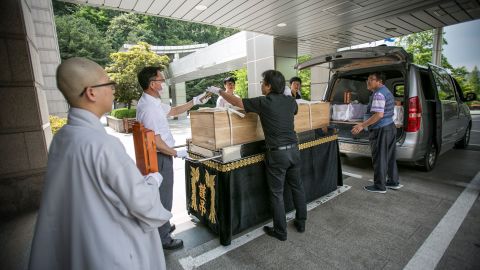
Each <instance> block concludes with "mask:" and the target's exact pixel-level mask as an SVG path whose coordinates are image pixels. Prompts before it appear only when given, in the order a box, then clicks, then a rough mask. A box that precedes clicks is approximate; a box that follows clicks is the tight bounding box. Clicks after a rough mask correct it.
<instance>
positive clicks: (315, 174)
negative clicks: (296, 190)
mask: <svg viewBox="0 0 480 270" xmlns="http://www.w3.org/2000/svg"><path fill="white" fill-rule="evenodd" d="M299 146H300V154H301V158H302V169H301V177H302V181H303V185H304V188H305V193H306V199H307V202H311V201H313V200H315V199H317V198H319V197H321V196H323V195H326V194H328V193H330V192H332V191H334V190H336V188H337V185H338V186H341V185H343V180H342V172H341V163H340V155H339V151H338V141H337V136H336V135H332V136H325V137H322V138H317V139H315V140H313V141H310V142H305V143H302V144H300V145H299ZM185 175H186V177H185V179H186V195H187V210H188V212H189V213H190V214H193V215H194V216H196V217H197V218H198V219H199V220H200V221H201V222H202V223H203V224H205V225H206V226H207V227H209V228H210V229H211V230H212V231H214V232H215V233H217V234H219V236H220V242H221V244H222V245H229V244H230V242H231V236H232V235H234V234H237V233H239V232H241V231H244V230H246V229H248V228H249V227H252V226H254V225H257V224H259V223H262V222H265V221H266V220H268V219H270V218H271V212H270V206H269V200H268V192H269V191H268V186H267V182H266V175H265V165H264V161H263V154H261V155H256V156H252V157H247V158H244V159H241V160H239V161H234V162H231V163H227V164H221V163H217V162H213V161H207V162H203V163H194V162H190V161H186V166H185ZM192 182H193V185H192ZM192 195H193V196H192ZM284 198H285V209H286V211H287V212H288V211H291V210H292V209H293V202H292V198H291V192H290V188H289V187H288V185H286V186H285V193H284ZM212 201H213V204H214V205H213V207H212Z"/></svg>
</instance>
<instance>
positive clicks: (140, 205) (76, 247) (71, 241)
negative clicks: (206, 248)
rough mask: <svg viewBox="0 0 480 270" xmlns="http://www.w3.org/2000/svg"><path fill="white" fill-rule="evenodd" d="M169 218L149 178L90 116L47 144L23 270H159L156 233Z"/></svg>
mask: <svg viewBox="0 0 480 270" xmlns="http://www.w3.org/2000/svg"><path fill="white" fill-rule="evenodd" d="M170 218H171V213H170V212H168V211H166V210H165V209H164V208H163V206H162V204H161V202H160V196H159V192H158V187H157V183H156V181H155V179H154V178H153V177H143V176H142V175H141V174H140V172H139V170H138V169H137V167H136V165H135V163H134V162H133V160H132V159H131V158H130V157H129V156H128V155H127V153H126V152H125V148H124V147H123V145H122V144H121V143H120V141H119V140H118V139H117V138H115V137H113V136H110V135H108V134H107V133H106V132H105V129H104V127H103V126H102V124H101V123H100V121H99V119H98V118H97V117H96V116H95V115H94V114H92V113H91V112H89V111H86V110H82V109H76V108H72V109H70V112H69V116H68V124H67V125H66V126H64V127H63V128H62V129H61V130H60V131H59V132H58V133H57V134H56V135H55V137H54V138H53V141H52V144H51V146H50V151H49V155H48V167H47V174H46V176H45V186H44V190H43V195H42V201H41V205H40V211H39V214H38V219H37V224H36V228H35V235H34V238H33V242H32V251H31V255H30V265H29V268H30V269H33V270H35V269H48V270H55V269H82V270H83V269H102V270H103V269H105V270H106V269H129V270H130V269H166V266H165V258H164V254H163V249H162V244H161V241H160V236H159V234H158V231H157V229H156V228H157V227H159V226H161V225H162V224H164V223H165V222H166V221H168V220H169V219H170Z"/></svg>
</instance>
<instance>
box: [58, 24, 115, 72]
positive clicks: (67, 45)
mask: <svg viewBox="0 0 480 270" xmlns="http://www.w3.org/2000/svg"><path fill="white" fill-rule="evenodd" d="M55 24H56V26H57V37H58V46H59V49H60V56H61V58H62V59H68V58H71V57H75V56H78V57H86V58H88V59H91V60H92V61H95V62H97V63H98V64H100V65H102V66H104V65H106V63H107V61H108V56H109V54H110V53H111V48H110V44H109V43H108V42H107V41H106V40H105V39H104V37H103V35H102V34H101V33H100V31H98V29H97V28H96V27H95V25H93V24H92V23H91V22H89V21H88V20H86V19H85V18H81V17H77V16H75V15H64V16H58V17H56V18H55Z"/></svg>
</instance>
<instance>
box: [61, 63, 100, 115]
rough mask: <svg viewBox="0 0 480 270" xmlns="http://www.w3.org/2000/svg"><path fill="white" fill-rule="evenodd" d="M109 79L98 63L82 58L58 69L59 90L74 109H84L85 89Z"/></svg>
mask: <svg viewBox="0 0 480 270" xmlns="http://www.w3.org/2000/svg"><path fill="white" fill-rule="evenodd" d="M105 78H108V76H107V73H106V72H105V70H104V69H103V68H102V67H101V66H100V65H99V64H97V63H95V62H93V61H91V60H88V59H86V58H82V57H74V58H70V59H68V60H65V61H63V62H62V63H61V64H60V66H58V69H57V86H58V89H60V91H61V92H62V94H63V95H64V96H65V98H66V99H67V101H68V103H69V104H70V105H71V106H73V107H82V106H81V103H82V98H81V97H80V94H81V93H82V92H83V90H84V89H85V87H87V86H92V85H96V84H99V83H100V82H102V81H104V80H105Z"/></svg>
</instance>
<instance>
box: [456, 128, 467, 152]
mask: <svg viewBox="0 0 480 270" xmlns="http://www.w3.org/2000/svg"><path fill="white" fill-rule="evenodd" d="M469 142H470V125H468V126H467V130H466V131H465V135H464V136H463V138H462V139H461V140H460V141H458V142H456V143H455V147H456V148H461V149H465V148H467V146H468V143H469Z"/></svg>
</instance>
